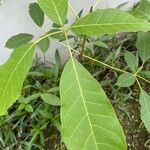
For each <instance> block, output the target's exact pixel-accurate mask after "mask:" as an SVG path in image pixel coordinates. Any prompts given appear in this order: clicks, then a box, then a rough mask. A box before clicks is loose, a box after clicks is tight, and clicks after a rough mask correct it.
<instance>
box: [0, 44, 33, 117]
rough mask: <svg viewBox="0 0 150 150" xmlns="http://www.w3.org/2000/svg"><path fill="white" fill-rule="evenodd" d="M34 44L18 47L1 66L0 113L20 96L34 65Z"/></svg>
mask: <svg viewBox="0 0 150 150" xmlns="http://www.w3.org/2000/svg"><path fill="white" fill-rule="evenodd" d="M34 51H35V48H34V46H33V44H27V45H23V46H21V47H19V48H16V49H15V50H14V51H13V53H12V55H11V57H10V58H9V59H8V61H7V62H6V63H5V64H3V65H1V66H0V107H1V109H0V115H4V114H6V113H7V109H8V108H9V107H10V106H11V105H12V104H13V103H14V102H15V101H16V100H17V99H18V98H19V97H20V95H21V89H22V85H23V82H24V80H25V77H26V75H27V73H28V71H29V69H30V67H31V65H32V59H33V55H34Z"/></svg>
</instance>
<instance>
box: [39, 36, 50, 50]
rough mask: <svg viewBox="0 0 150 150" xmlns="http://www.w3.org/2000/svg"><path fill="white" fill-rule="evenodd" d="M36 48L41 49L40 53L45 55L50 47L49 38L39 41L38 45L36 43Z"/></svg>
mask: <svg viewBox="0 0 150 150" xmlns="http://www.w3.org/2000/svg"><path fill="white" fill-rule="evenodd" d="M38 46H39V48H40V49H41V51H42V52H43V53H46V52H47V51H48V49H49V46H50V40H49V38H45V39H43V40H41V41H40V42H39V43H38Z"/></svg>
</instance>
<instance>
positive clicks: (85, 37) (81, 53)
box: [80, 35, 87, 60]
mask: <svg viewBox="0 0 150 150" xmlns="http://www.w3.org/2000/svg"><path fill="white" fill-rule="evenodd" d="M86 40H87V36H86V35H85V36H84V37H83V43H82V48H81V52H80V59H81V60H82V57H83V55H84V49H85V44H86Z"/></svg>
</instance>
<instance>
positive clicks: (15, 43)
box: [6, 33, 33, 49]
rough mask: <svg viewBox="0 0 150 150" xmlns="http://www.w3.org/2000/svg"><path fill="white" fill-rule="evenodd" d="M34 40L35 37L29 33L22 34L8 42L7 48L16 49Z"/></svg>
mask: <svg viewBox="0 0 150 150" xmlns="http://www.w3.org/2000/svg"><path fill="white" fill-rule="evenodd" d="M32 39H33V35H31V34H27V33H20V34H17V35H14V36H12V37H11V38H9V39H8V41H7V42H6V47H7V48H12V49H14V48H17V47H19V46H21V45H24V44H26V43H28V42H30V41H31V40H32Z"/></svg>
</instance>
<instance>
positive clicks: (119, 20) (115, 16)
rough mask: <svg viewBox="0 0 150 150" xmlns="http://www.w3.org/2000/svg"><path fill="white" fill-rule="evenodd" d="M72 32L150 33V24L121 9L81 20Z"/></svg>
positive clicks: (99, 12)
mask: <svg viewBox="0 0 150 150" xmlns="http://www.w3.org/2000/svg"><path fill="white" fill-rule="evenodd" d="M71 30H72V31H73V32H74V33H76V34H83V35H100V34H112V33H116V32H136V31H149V30H150V23H149V22H147V21H146V20H143V19H139V18H135V17H134V16H132V15H131V14H129V13H127V12H124V11H122V10H119V9H104V10H98V11H95V12H93V13H90V14H89V15H87V16H85V17H82V18H80V19H79V20H78V21H76V22H75V23H73V25H72V26H71Z"/></svg>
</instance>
